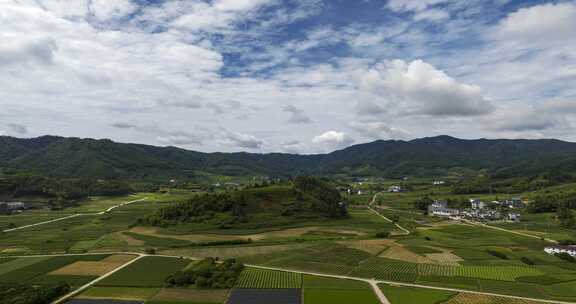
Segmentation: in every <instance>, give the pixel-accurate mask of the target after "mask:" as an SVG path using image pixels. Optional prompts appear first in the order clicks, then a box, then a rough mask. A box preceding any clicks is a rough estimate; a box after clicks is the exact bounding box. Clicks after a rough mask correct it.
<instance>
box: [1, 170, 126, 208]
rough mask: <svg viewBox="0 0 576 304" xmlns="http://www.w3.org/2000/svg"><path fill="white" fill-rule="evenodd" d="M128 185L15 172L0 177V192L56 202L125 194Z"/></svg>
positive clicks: (15, 196)
mask: <svg viewBox="0 0 576 304" xmlns="http://www.w3.org/2000/svg"><path fill="white" fill-rule="evenodd" d="M131 192H132V188H131V187H130V185H129V184H128V183H126V182H123V181H118V180H91V179H58V178H50V177H45V176H40V175H31V174H17V175H10V176H6V177H4V178H2V179H0V194H2V195H6V196H10V197H14V198H18V197H23V196H40V197H46V198H51V199H53V200H54V201H55V202H56V203H60V202H62V201H69V200H78V199H83V198H86V197H88V196H113V195H125V194H129V193H131Z"/></svg>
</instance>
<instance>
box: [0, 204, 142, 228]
mask: <svg viewBox="0 0 576 304" xmlns="http://www.w3.org/2000/svg"><path fill="white" fill-rule="evenodd" d="M147 199H148V197H145V198H141V199H137V200H133V201H129V202H124V203H120V204H118V205H116V206H112V207H110V208H108V209H106V210H104V211H101V212H92V213H76V214H72V215H69V216H65V217H61V218H57V219H55V220H49V221H45V222H40V223H36V224H30V225H25V226H20V227H16V228H12V229H6V230H2V232H10V231H16V230H21V229H25V228H30V227H35V226H40V225H45V224H50V223H54V222H59V221H63V220H67V219H71V218H74V217H78V216H87V215H102V214H105V213H108V212H110V211H112V210H114V209H116V208H118V207H122V206H125V205H128V204H132V203H137V202H141V201H145V200H147Z"/></svg>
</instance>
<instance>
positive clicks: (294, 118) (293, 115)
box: [282, 105, 312, 124]
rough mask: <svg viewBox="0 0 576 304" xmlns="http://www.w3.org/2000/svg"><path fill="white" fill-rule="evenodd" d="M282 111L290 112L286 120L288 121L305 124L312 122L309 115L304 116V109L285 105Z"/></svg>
mask: <svg viewBox="0 0 576 304" xmlns="http://www.w3.org/2000/svg"><path fill="white" fill-rule="evenodd" d="M282 111H284V112H286V113H290V118H289V119H288V122H290V123H294V124H307V123H311V122H312V120H311V119H310V117H308V116H306V114H304V111H303V110H302V109H299V108H297V107H295V106H294V105H287V106H285V107H284V109H283V110H282Z"/></svg>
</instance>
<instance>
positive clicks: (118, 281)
mask: <svg viewBox="0 0 576 304" xmlns="http://www.w3.org/2000/svg"><path fill="white" fill-rule="evenodd" d="M190 263H191V261H190V260H188V259H178V258H169V257H151V256H150V257H143V258H141V259H139V260H138V261H136V262H134V263H132V264H130V265H129V266H127V267H125V268H123V269H122V270H120V271H118V272H116V273H114V274H113V275H112V276H110V277H107V278H106V279H104V280H102V281H100V282H98V283H97V284H96V285H97V286H118V287H161V286H163V285H164V279H166V277H168V276H169V275H171V274H173V273H175V272H176V271H178V270H180V269H183V268H184V267H186V266H188V265H189V264H190Z"/></svg>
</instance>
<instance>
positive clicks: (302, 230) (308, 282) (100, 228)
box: [0, 193, 576, 304]
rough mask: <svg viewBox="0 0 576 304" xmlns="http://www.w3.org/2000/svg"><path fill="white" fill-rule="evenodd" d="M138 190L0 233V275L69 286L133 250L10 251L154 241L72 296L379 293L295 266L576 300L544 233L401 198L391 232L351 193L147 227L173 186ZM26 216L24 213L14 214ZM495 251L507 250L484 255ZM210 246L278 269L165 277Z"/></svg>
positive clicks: (449, 299) (193, 299)
mask: <svg viewBox="0 0 576 304" xmlns="http://www.w3.org/2000/svg"><path fill="white" fill-rule="evenodd" d="M144 195H146V196H147V197H149V198H151V199H149V200H147V201H142V202H137V203H134V204H130V205H125V206H122V207H119V208H117V209H114V210H113V211H111V212H109V213H106V214H100V215H91V216H81V217H76V218H71V219H68V220H65V221H61V222H54V223H49V224H45V225H42V226H35V227H29V228H27V229H22V230H17V231H14V232H10V233H4V234H2V235H0V237H1V238H2V242H1V243H0V250H2V251H1V252H2V254H3V255H4V256H5V257H6V258H3V259H0V284H13V283H18V282H23V281H28V282H32V283H34V284H39V285H40V286H54V284H56V283H58V282H60V281H65V282H67V283H68V284H69V285H71V286H72V288H75V287H77V286H80V285H82V284H85V283H87V282H90V281H92V280H94V279H96V278H98V277H99V276H101V275H104V274H106V273H108V272H110V271H112V270H114V269H115V268H117V267H119V266H121V265H124V264H125V263H127V262H129V261H130V260H131V259H133V258H135V256H133V255H132V256H131V255H118V254H99V255H82V256H80V255H78V256H58V257H27V258H14V257H11V256H14V255H15V254H31V253H89V252H95V251H97V252H111V253H112V252H122V251H124V252H144V251H145V250H149V249H151V248H152V249H153V250H154V251H155V252H156V253H157V254H158V255H166V256H153V255H151V256H145V257H141V258H139V260H138V261H135V262H134V263H132V264H130V265H128V266H127V267H125V268H124V269H122V270H120V271H118V272H116V273H114V274H112V275H110V276H109V277H107V278H105V279H103V280H100V281H98V282H97V283H96V284H95V286H93V287H91V288H89V289H87V290H85V291H83V292H82V293H81V294H79V295H78V296H77V298H79V299H116V300H133V301H144V302H146V303H156V304H167V303H182V304H184V303H224V302H228V301H229V300H230V301H237V299H246V297H247V298H250V299H260V300H263V301H268V300H267V299H270V298H271V297H274V298H278V299H280V298H283V297H284V298H285V299H292V300H288V301H295V300H294V299H296V298H298V299H300V300H301V301H303V303H305V304H306V303H326V302H330V303H350V302H352V301H354V300H355V301H361V302H362V303H378V298H377V297H376V295H375V294H374V292H373V290H372V289H371V288H370V286H369V285H368V284H367V283H365V282H363V281H353V280H343V279H336V278H326V277H316V276H310V275H303V274H300V273H297V272H291V270H292V271H303V272H317V273H324V274H329V275H330V274H332V275H342V276H349V277H352V278H356V279H359V280H369V279H376V280H379V281H384V282H387V283H390V282H396V283H397V284H403V283H410V284H418V285H424V286H433V287H438V288H456V289H459V290H462V291H465V290H469V291H479V292H490V293H496V294H500V295H511V296H525V297H530V298H538V299H548V300H562V301H576V295H574V294H573V292H572V290H573V288H576V286H574V284H573V282H574V280H576V266H574V265H573V264H570V263H568V262H566V261H563V260H560V259H558V258H557V257H554V256H550V255H547V254H545V253H543V252H542V247H543V246H544V245H546V244H547V243H546V242H545V241H543V240H540V239H538V238H530V237H526V236H522V235H515V234H512V233H509V232H506V231H497V230H493V229H489V228H487V227H481V226H475V225H469V224H465V223H459V222H450V221H442V220H439V219H434V218H427V217H423V216H422V215H421V214H416V213H414V211H413V210H412V209H411V207H409V206H406V205H404V203H403V200H408V199H406V198H402V199H400V202H394V203H393V204H392V205H394V208H393V209H380V212H382V213H383V214H384V215H386V216H387V217H389V218H394V217H395V216H396V215H398V217H397V221H398V223H400V224H401V225H402V226H404V227H408V228H409V229H410V230H411V233H410V234H409V235H401V234H399V233H398V230H397V229H396V228H395V226H394V225H392V223H390V222H388V221H386V220H384V219H382V218H381V217H379V216H377V215H376V214H374V213H373V212H371V211H369V210H366V209H363V208H362V207H361V205H362V201H360V200H358V201H357V202H356V204H358V205H359V206H360V207H358V208H354V209H350V217H348V218H343V219H322V220H315V221H310V222H306V221H299V222H298V223H295V224H294V225H285V226H280V227H274V228H273V229H272V228H258V229H244V228H242V229H221V230H214V229H213V228H207V230H202V229H200V230H198V229H197V228H198V227H200V226H195V228H194V229H192V230H190V231H187V230H186V227H188V226H187V225H183V226H177V227H172V228H163V227H151V226H146V225H141V224H140V222H139V221H138V219H139V218H144V217H145V216H147V215H149V214H151V213H153V212H156V211H157V210H159V209H160V208H163V207H164V206H166V205H170V204H171V200H170V199H169V198H170V194H168V195H158V194H140V195H139V196H137V197H143V196H144ZM178 195H180V196H182V195H183V194H182V193H178ZM189 195H192V194H189ZM402 195H404V193H401V194H393V195H392V194H390V195H388V194H387V195H384V196H383V197H384V198H386V199H385V200H384V199H383V198H381V199H382V200H384V201H387V200H388V199H389V198H390V197H395V198H400V197H402ZM406 195H408V196H414V195H413V194H408V193H407V194H406ZM124 199H132V198H130V197H124ZM410 199H411V198H410ZM118 202H122V198H109V199H106V198H99V199H93V200H91V201H89V202H86V205H85V206H81V207H76V209H66V210H64V211H58V212H57V213H56V214H57V215H58V216H61V215H64V216H65V215H66V214H70V213H69V212H71V210H75V211H74V212H86V211H96V210H101V209H99V208H97V206H100V207H107V208H110V206H114V204H116V203H118ZM99 204H101V205H99ZM82 208H83V209H82ZM35 212H36V211H34V212H30V213H27V212H25V213H23V214H20V215H17V216H16V217H15V218H17V217H18V216H30V217H31V218H34V217H35V216H38V219H42V218H43V217H44V216H45V215H44V214H42V213H35ZM56 214H53V215H54V216H55V215H56ZM31 222H32V220H22V221H21V223H22V224H23V223H31ZM190 227H191V226H190ZM379 231H389V232H392V236H390V237H388V238H385V239H378V238H375V235H376V233H377V232H379ZM44 233H49V235H50V237H48V238H46V237H43V236H44V235H45V234H44ZM495 251H496V252H500V253H502V255H503V256H505V258H499V257H497V256H494V255H492V254H490V252H495ZM172 256H173V257H172ZM211 256H212V257H220V258H221V259H224V258H237V259H238V260H240V261H241V262H244V263H247V264H250V265H260V266H267V267H273V268H279V269H282V270H285V271H279V270H267V269H258V268H254V267H248V268H246V269H245V270H244V271H243V272H242V273H241V274H240V277H239V279H238V280H237V281H236V284H235V285H234V288H232V289H231V290H229V289H222V290H219V289H200V288H196V287H195V286H194V285H191V286H190V287H186V288H168V287H166V282H165V280H166V278H167V277H168V276H170V275H172V274H174V273H175V272H177V271H178V270H183V269H189V268H190V266H191V265H194V263H195V262H194V260H192V259H188V257H192V258H203V257H211ZM179 257H182V258H179ZM525 258H529V259H530V261H532V264H530V265H527V264H525V263H524V262H523V259H525ZM231 286H232V285H231ZM380 287H381V289H382V290H383V292H384V294H385V295H386V296H387V297H388V298H389V300H390V301H391V302H392V304H395V302H397V303H402V301H420V300H419V299H424V298H425V299H432V300H434V301H435V302H434V303H436V302H437V303H441V302H442V303H444V302H445V303H464V304H468V303H476V302H477V303H484V302H486V303H492V302H494V303H498V302H497V301H504V300H502V299H501V298H498V297H495V296H483V297H480V296H479V295H474V296H475V297H472V296H471V295H470V294H466V293H464V292H450V291H442V290H431V289H423V290H421V289H419V288H415V287H414V288H412V289H411V288H409V287H402V286H401V285H388V284H385V285H380ZM282 290H284V291H282ZM235 299H236V300H235ZM300 300H299V301H300ZM474 301H476V302H474ZM490 301H492V302H490ZM514 301H517V303H524V302H521V300H514ZM423 303H424V302H423ZM431 303H433V302H431ZM511 303H513V302H511ZM526 303H529V302H526Z"/></svg>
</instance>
